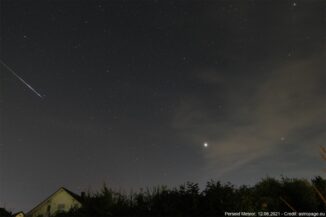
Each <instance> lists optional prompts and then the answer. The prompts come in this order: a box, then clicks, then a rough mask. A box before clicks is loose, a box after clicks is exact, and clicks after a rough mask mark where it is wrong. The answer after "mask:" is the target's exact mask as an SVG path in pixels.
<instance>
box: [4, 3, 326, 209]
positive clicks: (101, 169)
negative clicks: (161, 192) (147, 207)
mask: <svg viewBox="0 0 326 217" xmlns="http://www.w3.org/2000/svg"><path fill="white" fill-rule="evenodd" d="M325 9H326V8H325V1H323V0H314V1H294V0H293V1H275V0H273V1H255V0H250V1H249V0H246V1H166V0H165V1H163V0H156V1H154V0H153V1H150V0H146V1H145V0H142V1H140V0H139V1H138V0H130V1H128V0H127V1H124V0H120V1H90V0H89V1H35V0H31V1H19V0H12V1H9V0H2V1H0V14H1V23H0V36H1V38H0V39H1V41H0V42H1V49H0V52H1V53H0V54H1V60H2V61H3V62H5V63H6V64H7V65H8V66H10V67H11V68H12V69H13V70H14V71H15V72H16V73H17V74H18V75H19V76H21V77H22V78H23V79H24V80H25V81H26V82H28V83H29V84H30V85H31V86H32V87H33V88H35V89H36V90H37V91H38V92H40V93H41V94H42V95H43V96H44V97H43V99H41V98H39V97H38V96H37V95H35V94H34V93H33V92H32V91H31V90H30V89H28V88H27V87H26V86H25V85H24V84H23V83H22V82H20V81H19V80H18V79H17V78H16V77H15V76H13V74H12V73H11V72H10V71H8V70H7V69H6V68H5V67H3V66H1V68H0V69H1V145H0V151H1V152H0V157H1V161H0V162H1V165H0V171H1V172H0V184H1V185H0V206H6V208H8V209H11V210H14V211H19V210H24V211H27V210H29V209H31V208H32V207H33V206H34V205H36V204H37V203H38V202H40V201H41V200H42V199H44V198H45V197H47V196H48V195H49V194H51V193H52V192H54V191H55V190H56V189H57V188H59V187H60V186H65V187H67V188H68V189H70V190H72V191H74V192H77V193H78V192H80V191H83V190H87V189H93V190H96V189H98V188H99V187H100V186H101V185H102V184H103V183H104V182H106V183H107V185H108V186H111V187H113V188H115V189H119V188H121V189H125V190H126V191H127V192H128V191H129V190H130V189H131V188H133V189H138V188H139V187H147V186H148V187H150V186H155V185H159V184H163V185H169V186H176V185H179V184H182V183H184V182H186V181H194V182H199V183H200V184H201V185H204V184H205V182H206V181H209V180H210V179H219V180H222V181H231V182H232V183H235V184H237V185H240V184H253V183H255V182H256V181H257V180H259V179H260V178H262V177H265V176H267V175H269V176H275V177H279V176H280V175H284V176H289V177H307V178H310V177H313V176H316V175H321V174H322V169H323V167H325V166H326V165H323V162H322V161H321V160H320V158H319V146H320V145H324V143H325V139H326V133H325V132H326V131H325V130H326V127H325V126H326V123H325V122H326V118H325V117H326V101H325V97H326V88H325V83H326V78H325V77H326V73H325V39H326V35H325V20H326V17H325ZM205 142H207V143H208V147H206V148H205V147H204V146H203V144H204V143H205Z"/></svg>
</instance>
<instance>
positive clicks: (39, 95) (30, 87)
mask: <svg viewBox="0 0 326 217" xmlns="http://www.w3.org/2000/svg"><path fill="white" fill-rule="evenodd" d="M0 62H1V64H2V65H3V66H4V67H5V68H6V69H8V71H9V72H11V73H12V74H13V75H14V76H15V77H16V78H18V79H19V80H20V81H21V82H22V83H23V84H25V85H26V86H27V87H28V88H29V89H30V90H31V91H33V92H34V93H35V94H36V95H37V96H38V97H40V98H41V99H43V96H42V95H41V94H40V93H38V92H37V91H36V90H35V89H34V88H33V87H32V86H31V85H29V84H28V83H27V82H26V81H24V79H22V78H21V77H20V76H19V75H18V74H17V73H16V72H15V71H14V70H12V69H11V68H10V67H9V66H8V65H7V64H6V63H4V62H3V61H2V60H0Z"/></svg>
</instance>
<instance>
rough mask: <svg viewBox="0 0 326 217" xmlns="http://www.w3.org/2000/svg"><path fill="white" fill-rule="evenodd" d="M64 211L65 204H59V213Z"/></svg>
mask: <svg viewBox="0 0 326 217" xmlns="http://www.w3.org/2000/svg"><path fill="white" fill-rule="evenodd" d="M64 209H65V204H63V203H59V204H58V211H64Z"/></svg>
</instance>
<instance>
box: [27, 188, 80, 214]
mask: <svg viewBox="0 0 326 217" xmlns="http://www.w3.org/2000/svg"><path fill="white" fill-rule="evenodd" d="M62 190H63V191H65V192H67V193H68V194H69V195H70V196H71V197H73V198H74V199H75V200H76V201H78V202H79V203H81V202H82V198H81V196H79V195H78V194H75V193H73V192H72V191H70V190H68V189H66V188H64V187H60V188H59V189H58V190H57V191H55V192H54V193H52V194H51V195H50V196H48V197H47V198H46V199H45V200H43V201H42V202H41V203H39V204H38V205H37V206H35V207H34V208H33V209H31V210H30V211H29V212H28V213H27V215H29V214H31V213H32V212H33V211H34V210H35V209H37V208H38V207H40V206H41V205H43V204H44V203H45V202H47V201H48V200H49V199H50V198H51V197H52V196H54V195H55V194H56V193H58V192H59V191H62Z"/></svg>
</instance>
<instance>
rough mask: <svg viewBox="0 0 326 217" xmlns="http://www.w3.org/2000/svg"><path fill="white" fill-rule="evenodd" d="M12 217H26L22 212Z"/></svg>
mask: <svg viewBox="0 0 326 217" xmlns="http://www.w3.org/2000/svg"><path fill="white" fill-rule="evenodd" d="M12 216H13V217H25V214H24V213H23V212H22V211H20V212H17V213H15V214H13V215H12Z"/></svg>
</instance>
